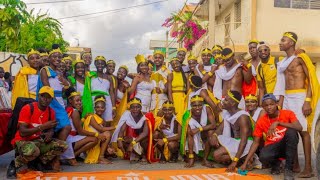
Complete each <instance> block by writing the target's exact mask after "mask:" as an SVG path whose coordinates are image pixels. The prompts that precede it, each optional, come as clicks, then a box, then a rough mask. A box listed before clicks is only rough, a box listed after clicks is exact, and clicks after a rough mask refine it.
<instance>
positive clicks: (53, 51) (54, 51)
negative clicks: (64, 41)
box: [49, 48, 62, 56]
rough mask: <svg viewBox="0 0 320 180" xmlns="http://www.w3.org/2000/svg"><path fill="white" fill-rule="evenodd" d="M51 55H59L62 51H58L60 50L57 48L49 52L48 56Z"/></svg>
mask: <svg viewBox="0 0 320 180" xmlns="http://www.w3.org/2000/svg"><path fill="white" fill-rule="evenodd" d="M53 53H60V54H62V51H61V50H60V48H58V49H53V50H52V51H50V52H49V56H51V55H52V54H53Z"/></svg>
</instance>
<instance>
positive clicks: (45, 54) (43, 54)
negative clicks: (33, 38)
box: [40, 52, 49, 56]
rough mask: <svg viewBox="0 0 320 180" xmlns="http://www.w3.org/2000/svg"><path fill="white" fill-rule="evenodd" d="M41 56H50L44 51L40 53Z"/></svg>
mask: <svg viewBox="0 0 320 180" xmlns="http://www.w3.org/2000/svg"><path fill="white" fill-rule="evenodd" d="M40 56H49V54H48V53H46V52H44V53H40Z"/></svg>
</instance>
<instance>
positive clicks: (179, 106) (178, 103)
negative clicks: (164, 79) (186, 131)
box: [172, 92, 186, 124]
mask: <svg viewBox="0 0 320 180" xmlns="http://www.w3.org/2000/svg"><path fill="white" fill-rule="evenodd" d="M172 98H173V105H174V108H175V111H176V113H177V115H176V117H177V121H178V122H179V123H180V124H181V123H182V116H183V113H184V112H185V111H186V109H185V107H186V105H185V98H186V94H185V93H184V92H174V93H172Z"/></svg>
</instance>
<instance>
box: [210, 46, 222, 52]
mask: <svg viewBox="0 0 320 180" xmlns="http://www.w3.org/2000/svg"><path fill="white" fill-rule="evenodd" d="M216 50H219V51H222V48H221V47H219V46H217V45H214V46H213V47H212V49H211V51H216Z"/></svg>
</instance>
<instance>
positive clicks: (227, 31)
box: [224, 14, 231, 46]
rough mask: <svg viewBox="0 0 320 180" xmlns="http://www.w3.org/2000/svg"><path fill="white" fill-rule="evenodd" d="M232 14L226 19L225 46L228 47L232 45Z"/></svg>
mask: <svg viewBox="0 0 320 180" xmlns="http://www.w3.org/2000/svg"><path fill="white" fill-rule="evenodd" d="M230 21H231V18H230V14H228V15H227V16H226V17H225V18H224V44H225V45H226V46H227V45H229V43H230Z"/></svg>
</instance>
